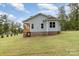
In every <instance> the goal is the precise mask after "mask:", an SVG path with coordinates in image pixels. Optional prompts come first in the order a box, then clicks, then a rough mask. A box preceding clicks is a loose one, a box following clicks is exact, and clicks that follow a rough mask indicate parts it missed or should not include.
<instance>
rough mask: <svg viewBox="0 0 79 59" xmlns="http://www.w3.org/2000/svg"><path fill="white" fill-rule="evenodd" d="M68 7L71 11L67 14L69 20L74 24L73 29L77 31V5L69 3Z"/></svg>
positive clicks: (78, 24)
mask: <svg viewBox="0 0 79 59" xmlns="http://www.w3.org/2000/svg"><path fill="white" fill-rule="evenodd" d="M69 7H70V11H71V12H70V14H69V17H70V20H71V21H73V22H74V25H75V27H74V29H75V30H79V4H78V3H70V4H69ZM74 25H73V26H74Z"/></svg>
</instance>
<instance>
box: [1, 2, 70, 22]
mask: <svg viewBox="0 0 79 59" xmlns="http://www.w3.org/2000/svg"><path fill="white" fill-rule="evenodd" d="M61 6H65V9H66V12H68V9H69V8H68V6H67V4H65V3H50V4H46V3H44V4H42V3H24V4H23V3H0V14H2V13H4V14H8V15H9V18H10V19H11V20H14V21H18V22H22V21H23V20H25V19H27V18H29V17H30V16H33V15H35V14H38V13H44V14H47V15H52V16H57V14H58V8H59V7H61Z"/></svg>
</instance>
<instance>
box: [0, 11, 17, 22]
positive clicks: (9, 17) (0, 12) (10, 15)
mask: <svg viewBox="0 0 79 59" xmlns="http://www.w3.org/2000/svg"><path fill="white" fill-rule="evenodd" d="M3 14H6V15H8V19H9V20H12V21H16V19H17V18H16V17H15V16H14V15H13V14H10V13H7V12H4V11H0V15H3Z"/></svg>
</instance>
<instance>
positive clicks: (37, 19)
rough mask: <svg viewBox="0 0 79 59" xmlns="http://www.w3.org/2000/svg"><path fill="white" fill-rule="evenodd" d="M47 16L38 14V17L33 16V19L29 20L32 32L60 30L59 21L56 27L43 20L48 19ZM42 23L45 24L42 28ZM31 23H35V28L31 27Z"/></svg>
mask: <svg viewBox="0 0 79 59" xmlns="http://www.w3.org/2000/svg"><path fill="white" fill-rule="evenodd" d="M46 19H47V17H45V16H42V15H38V16H37V17H34V18H32V19H31V20H29V21H27V22H28V23H30V31H31V32H46V31H60V25H59V22H58V21H55V22H56V25H55V26H56V27H55V28H50V26H49V22H50V21H47V22H43V20H46ZM41 23H43V24H44V28H43V29H42V28H41ZM31 24H34V29H32V28H31Z"/></svg>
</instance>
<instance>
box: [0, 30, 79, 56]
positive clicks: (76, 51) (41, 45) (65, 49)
mask: <svg viewBox="0 0 79 59" xmlns="http://www.w3.org/2000/svg"><path fill="white" fill-rule="evenodd" d="M0 55H1V56H25V55H46V56H48V55H49V56H54V55H57V56H65V55H78V56H79V31H66V32H61V34H58V35H54V36H36V37H27V38H23V37H22V35H21V34H20V35H18V36H17V35H16V36H12V37H5V38H0Z"/></svg>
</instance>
